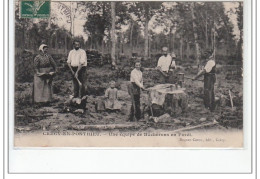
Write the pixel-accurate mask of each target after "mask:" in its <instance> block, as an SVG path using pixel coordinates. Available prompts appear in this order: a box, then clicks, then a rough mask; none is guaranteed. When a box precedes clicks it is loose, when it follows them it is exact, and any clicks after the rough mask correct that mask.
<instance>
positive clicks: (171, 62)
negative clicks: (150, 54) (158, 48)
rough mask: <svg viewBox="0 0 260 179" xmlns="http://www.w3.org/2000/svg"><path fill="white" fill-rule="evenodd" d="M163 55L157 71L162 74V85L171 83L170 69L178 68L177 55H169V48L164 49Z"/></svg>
mask: <svg viewBox="0 0 260 179" xmlns="http://www.w3.org/2000/svg"><path fill="white" fill-rule="evenodd" d="M162 51H163V55H162V56H161V57H160V58H159V60H158V64H157V67H156V69H157V70H159V72H160V83H169V77H170V75H171V74H170V72H169V71H170V68H171V67H172V68H176V64H175V58H176V56H175V54H174V53H172V55H170V54H168V48H167V47H163V48H162Z"/></svg>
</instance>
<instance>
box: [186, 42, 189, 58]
mask: <svg viewBox="0 0 260 179" xmlns="http://www.w3.org/2000/svg"><path fill="white" fill-rule="evenodd" d="M186 54H187V59H189V58H190V43H189V41H187V49H186Z"/></svg>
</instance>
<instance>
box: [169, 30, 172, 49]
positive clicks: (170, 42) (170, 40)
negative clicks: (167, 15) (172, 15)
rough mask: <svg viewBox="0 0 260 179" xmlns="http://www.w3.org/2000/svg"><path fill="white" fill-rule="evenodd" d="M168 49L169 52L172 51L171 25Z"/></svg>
mask: <svg viewBox="0 0 260 179" xmlns="http://www.w3.org/2000/svg"><path fill="white" fill-rule="evenodd" d="M169 50H170V52H172V51H173V49H172V27H170V33H169Z"/></svg>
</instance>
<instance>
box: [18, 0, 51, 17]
mask: <svg viewBox="0 0 260 179" xmlns="http://www.w3.org/2000/svg"><path fill="white" fill-rule="evenodd" d="M20 8H21V9H20V16H21V17H22V18H48V17H50V1H49V0H41V1H33V0H31V1H28V0H25V1H20Z"/></svg>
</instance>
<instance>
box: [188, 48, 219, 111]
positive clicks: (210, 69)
mask: <svg viewBox="0 0 260 179" xmlns="http://www.w3.org/2000/svg"><path fill="white" fill-rule="evenodd" d="M204 58H205V59H206V65H205V66H204V68H203V69H202V70H201V71H200V72H199V73H198V74H197V75H196V76H195V77H194V78H193V80H196V79H197V78H199V77H200V76H202V75H204V105H205V107H206V108H207V109H209V110H210V111H213V110H214V109H215V95H214V84H215V82H216V75H215V73H216V62H215V59H214V57H213V52H212V50H210V49H207V50H206V51H205V52H204Z"/></svg>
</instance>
